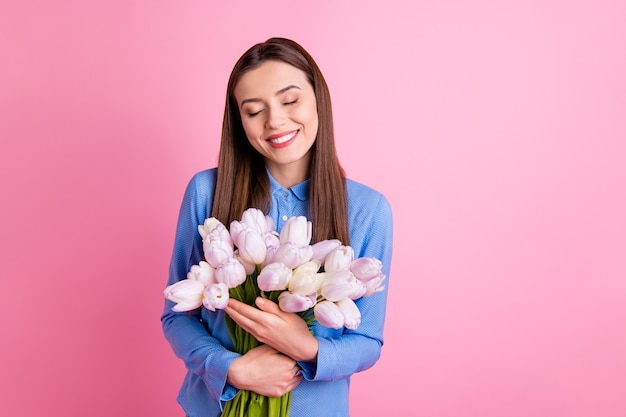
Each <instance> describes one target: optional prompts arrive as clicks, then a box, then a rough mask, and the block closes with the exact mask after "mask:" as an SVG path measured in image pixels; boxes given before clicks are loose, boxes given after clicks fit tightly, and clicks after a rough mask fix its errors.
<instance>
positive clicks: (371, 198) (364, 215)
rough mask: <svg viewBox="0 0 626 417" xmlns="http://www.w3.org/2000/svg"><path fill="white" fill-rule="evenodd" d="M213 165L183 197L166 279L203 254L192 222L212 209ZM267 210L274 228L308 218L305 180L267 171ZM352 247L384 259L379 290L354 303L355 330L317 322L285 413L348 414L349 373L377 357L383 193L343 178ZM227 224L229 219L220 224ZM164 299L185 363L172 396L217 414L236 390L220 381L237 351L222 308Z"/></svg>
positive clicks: (382, 298) (386, 238)
mask: <svg viewBox="0 0 626 417" xmlns="http://www.w3.org/2000/svg"><path fill="white" fill-rule="evenodd" d="M215 174H216V170H215V169H209V170H205V171H201V172H199V173H197V174H196V175H194V176H193V178H192V179H191V181H190V182H189V185H188V186H187V189H186V191H185V195H184V198H183V201H182V205H181V208H180V213H179V218H178V225H177V229H176V239H175V242H174V251H173V254H172V259H171V263H170V269H169V279H168V285H170V284H173V283H175V282H177V281H179V280H181V279H185V278H186V277H187V272H188V271H189V269H190V268H191V266H192V265H194V264H198V263H199V262H200V260H201V259H202V240H201V237H200V234H199V232H198V225H200V224H203V223H204V220H205V219H206V218H207V217H210V213H211V201H212V195H213V190H214V187H215ZM270 183H271V192H272V207H271V210H270V213H269V214H270V215H271V217H272V218H273V219H274V222H275V223H276V229H277V231H279V232H280V230H281V228H282V226H283V225H284V223H285V221H286V220H287V219H288V218H289V217H292V216H307V218H308V217H309V216H308V214H309V210H308V187H309V181H305V182H303V183H301V184H298V185H295V186H293V187H291V188H290V189H285V188H283V187H282V186H281V185H280V184H278V183H277V182H276V181H275V180H274V179H273V178H272V177H271V175H270ZM346 186H347V192H348V218H349V220H348V221H349V225H348V226H349V233H350V246H352V248H353V249H354V253H355V257H365V256H367V257H374V258H377V259H379V260H380V261H381V262H382V264H383V273H384V274H385V275H386V276H387V279H386V280H385V281H383V283H384V285H385V290H384V291H382V292H379V293H377V294H374V295H372V296H370V297H363V298H360V299H358V300H357V301H356V303H357V305H358V307H359V310H360V311H361V324H360V326H359V327H358V328H357V329H356V330H347V329H340V330H334V329H330V328H327V327H324V326H322V325H319V324H316V325H314V327H313V334H314V336H315V337H316V339H317V340H318V342H319V351H318V355H317V361H316V363H315V364H309V363H300V366H301V367H302V368H303V374H304V378H303V379H302V380H301V382H300V384H299V385H298V386H297V387H296V388H295V389H294V391H293V397H292V402H291V409H290V416H291V417H306V416H310V417H347V416H349V411H348V405H349V404H348V402H349V398H348V393H349V386H350V376H351V375H352V374H354V373H355V372H359V371H363V370H365V369H368V368H370V367H371V366H372V365H374V363H376V361H377V360H378V358H379V357H380V351H381V347H382V345H383V324H384V320H385V309H386V301H387V287H388V285H389V282H388V279H389V267H390V264H391V250H392V238H393V236H392V216H391V208H390V205H389V202H388V201H387V199H386V198H385V197H384V196H383V195H382V194H380V193H379V192H377V191H375V190H373V189H371V188H369V187H367V186H365V185H362V184H359V183H357V182H355V181H351V180H347V183H346ZM226 226H227V227H228V225H226ZM173 305H174V304H173V303H172V302H170V301H169V300H165V306H164V310H163V315H162V317H161V322H162V325H163V332H164V334H165V337H166V339H167V340H168V342H169V343H170V345H171V346H172V349H173V350H174V353H175V354H176V356H178V357H179V358H181V359H182V360H183V361H184V363H185V366H186V368H187V374H186V376H185V379H184V381H183V384H182V387H181V389H180V392H179V395H178V397H177V400H178V402H179V403H180V405H181V406H182V407H183V409H184V411H185V412H186V413H187V414H188V415H189V416H192V417H217V416H219V415H220V413H221V409H222V407H223V405H224V403H225V401H228V400H230V399H232V398H233V397H234V396H235V395H236V394H237V392H238V390H237V388H235V387H233V386H232V385H230V384H228V383H227V382H226V375H227V372H228V367H229V366H230V364H231V363H232V361H233V360H235V359H236V358H237V357H238V356H239V354H237V353H235V352H233V351H232V349H233V344H232V341H231V339H230V335H229V333H228V330H227V328H226V324H225V320H224V312H223V311H222V310H217V311H216V312H214V313H213V312H211V311H209V310H207V309H206V308H202V309H201V313H198V314H196V315H190V314H189V313H176V312H173V311H172V307H173Z"/></svg>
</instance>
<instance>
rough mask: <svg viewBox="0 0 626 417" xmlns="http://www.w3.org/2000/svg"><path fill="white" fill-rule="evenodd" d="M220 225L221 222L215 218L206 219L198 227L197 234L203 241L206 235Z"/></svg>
mask: <svg viewBox="0 0 626 417" xmlns="http://www.w3.org/2000/svg"><path fill="white" fill-rule="evenodd" d="M217 225H222V226H224V225H223V224H222V222H220V221H219V220H217V219H216V218H215V217H211V218H208V219H206V220H205V221H204V224H201V225H200V226H198V232H200V236H202V240H204V239H205V238H206V237H207V235H208V234H209V233H210V232H211V231H212V230H213V229H214V228H215V227H216V226H217Z"/></svg>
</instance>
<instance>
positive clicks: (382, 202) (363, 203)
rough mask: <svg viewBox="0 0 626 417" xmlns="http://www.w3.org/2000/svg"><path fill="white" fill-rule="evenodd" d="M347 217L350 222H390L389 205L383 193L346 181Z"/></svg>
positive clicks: (355, 182)
mask: <svg viewBox="0 0 626 417" xmlns="http://www.w3.org/2000/svg"><path fill="white" fill-rule="evenodd" d="M346 191H347V194H348V215H349V217H350V218H351V219H352V220H357V219H359V221H372V220H375V219H377V220H378V221H386V220H389V221H390V220H391V205H390V204H389V201H388V200H387V197H385V195H384V194H383V193H381V192H380V191H378V190H375V189H374V188H372V187H370V186H367V185H365V184H362V183H360V182H357V181H354V180H351V179H347V180H346Z"/></svg>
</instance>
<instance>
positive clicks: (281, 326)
mask: <svg viewBox="0 0 626 417" xmlns="http://www.w3.org/2000/svg"><path fill="white" fill-rule="evenodd" d="M256 305H257V306H258V307H259V308H258V309H256V308H254V307H252V306H249V305H247V304H245V303H242V302H240V301H237V300H234V299H232V298H231V299H230V300H229V301H228V306H227V307H226V308H225V309H224V311H225V312H226V313H227V314H228V315H229V316H230V317H231V318H232V319H233V320H234V321H235V322H236V323H237V324H238V325H239V326H241V327H242V328H243V329H244V330H246V331H247V332H248V333H250V334H252V335H253V336H254V337H256V339H257V340H258V341H259V342H261V343H265V344H267V345H269V346H271V347H273V348H274V349H276V350H277V351H279V352H282V353H284V354H285V355H287V356H289V357H291V358H292V359H294V360H296V361H303V362H311V361H313V360H315V358H317V349H318V343H317V339H315V337H313V335H312V334H311V332H310V331H309V328H308V326H307V324H306V322H305V321H304V320H303V319H302V317H300V316H299V315H297V314H295V313H286V312H284V311H282V310H281V309H280V307H278V305H277V304H276V303H274V302H272V301H270V300H266V299H264V298H262V297H257V299H256Z"/></svg>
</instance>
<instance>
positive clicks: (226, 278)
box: [215, 258, 246, 288]
mask: <svg viewBox="0 0 626 417" xmlns="http://www.w3.org/2000/svg"><path fill="white" fill-rule="evenodd" d="M215 278H217V282H221V283H223V284H226V286H227V287H228V288H235V287H236V286H238V285H241V284H243V283H244V282H245V280H246V270H245V268H244V267H243V265H242V264H241V262H239V261H238V260H237V259H235V258H228V259H227V260H226V261H224V262H223V263H222V264H220V266H218V267H217V269H216V270H215Z"/></svg>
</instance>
